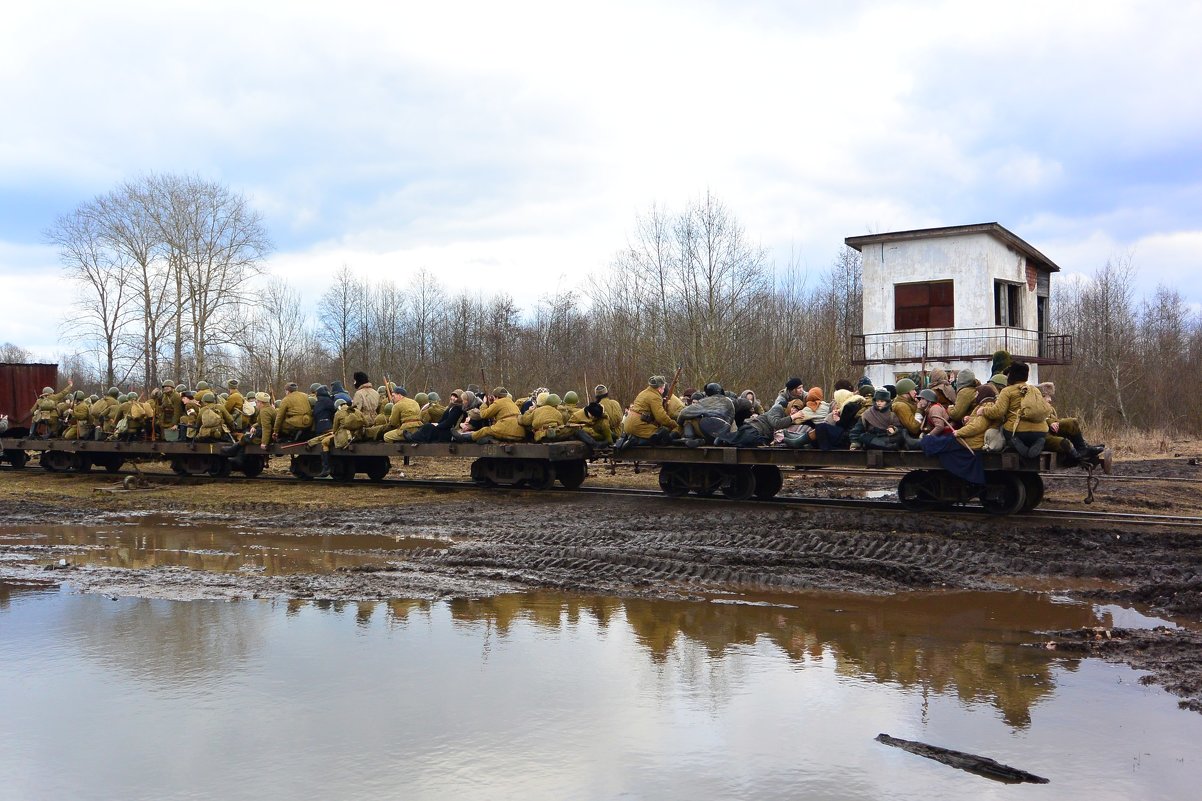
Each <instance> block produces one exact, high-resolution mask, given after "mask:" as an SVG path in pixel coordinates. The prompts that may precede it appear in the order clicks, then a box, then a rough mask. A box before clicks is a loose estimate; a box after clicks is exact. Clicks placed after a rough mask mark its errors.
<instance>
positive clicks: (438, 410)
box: [422, 391, 447, 424]
mask: <svg viewBox="0 0 1202 801" xmlns="http://www.w3.org/2000/svg"><path fill="white" fill-rule="evenodd" d="M426 399H427V400H428V401H429V403H427V404H426V405H425V407H423V408H422V423H423V424H424V423H437V422H438V421H439V420H441V419H442V416H443V415H444V414H446V413H447V407H446V406H445V405H444V404H443V402H442V398H441V397H440V396H439V394H438V393H437V392H434V391H431V392H429V393H427V395H426Z"/></svg>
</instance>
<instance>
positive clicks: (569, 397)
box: [563, 389, 580, 403]
mask: <svg viewBox="0 0 1202 801" xmlns="http://www.w3.org/2000/svg"><path fill="white" fill-rule="evenodd" d="M563 402H564V403H579V402H580V396H579V395H577V394H576V390H574V389H569V390H568V391H567V392H565V393H564V396H563Z"/></svg>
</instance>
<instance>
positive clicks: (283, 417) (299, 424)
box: [271, 382, 313, 442]
mask: <svg viewBox="0 0 1202 801" xmlns="http://www.w3.org/2000/svg"><path fill="white" fill-rule="evenodd" d="M284 389H285V391H286V392H287V393H288V394H287V395H285V396H284V398H283V400H281V401H280V408H279V410H278V412H277V414H276V416H275V421H274V422H273V423H272V432H271V438H272V439H273V440H276V441H280V440H287V441H289V442H296V441H297V440H299V439H301V438H302V437H303V436H304V435H305V434H306V433H308V431H309V430H310V429H311V428H312V427H313V407H312V406H310V405H309V396H307V395H306V394H305V393H303V392H301V391H300V389H299V388H298V387H297V385H296V382H292V383H290V384H288V386H287V387H285V388H284Z"/></svg>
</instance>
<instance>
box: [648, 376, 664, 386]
mask: <svg viewBox="0 0 1202 801" xmlns="http://www.w3.org/2000/svg"><path fill="white" fill-rule="evenodd" d="M666 383H668V379H666V378H664V377H663V376H662V375H653V376H651V377H650V378H648V379H647V384H648V386H652V387H662V386H663V385H664V384H666Z"/></svg>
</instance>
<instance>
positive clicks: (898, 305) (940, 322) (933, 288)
mask: <svg viewBox="0 0 1202 801" xmlns="http://www.w3.org/2000/svg"><path fill="white" fill-rule="evenodd" d="M955 325H956V304H955V292H954V290H953V289H952V282H951V281H935V282H929V283H925V284H894V285H893V330H894V331H905V330H907V329H910V328H954V327H955Z"/></svg>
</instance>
